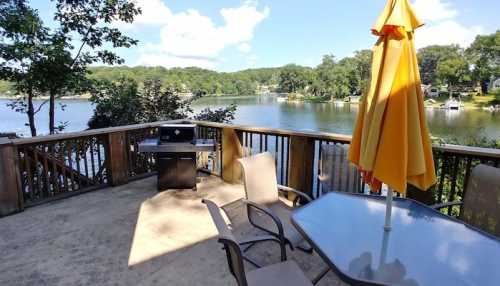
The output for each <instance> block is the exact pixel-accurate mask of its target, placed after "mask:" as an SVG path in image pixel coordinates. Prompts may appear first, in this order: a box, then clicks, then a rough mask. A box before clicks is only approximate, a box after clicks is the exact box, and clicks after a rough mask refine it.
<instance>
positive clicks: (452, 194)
mask: <svg viewBox="0 0 500 286" xmlns="http://www.w3.org/2000/svg"><path fill="white" fill-rule="evenodd" d="M459 163H460V160H459V158H458V156H457V155H455V157H454V160H453V170H452V175H451V190H450V194H449V197H448V201H449V202H452V201H454V199H455V198H454V197H455V189H456V187H457V175H458V164H459ZM451 209H452V207H451V206H450V207H448V215H450V214H451Z"/></svg>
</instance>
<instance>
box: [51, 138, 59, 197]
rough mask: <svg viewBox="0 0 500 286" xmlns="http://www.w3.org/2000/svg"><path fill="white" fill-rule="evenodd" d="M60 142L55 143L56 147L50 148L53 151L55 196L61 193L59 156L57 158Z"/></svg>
mask: <svg viewBox="0 0 500 286" xmlns="http://www.w3.org/2000/svg"><path fill="white" fill-rule="evenodd" d="M57 144H58V142H54V145H53V146H52V147H51V148H49V149H52V152H51V154H52V180H53V190H54V195H56V194H57V193H59V192H60V189H59V179H60V178H59V171H58V170H57V160H58V158H57V156H56V148H57Z"/></svg>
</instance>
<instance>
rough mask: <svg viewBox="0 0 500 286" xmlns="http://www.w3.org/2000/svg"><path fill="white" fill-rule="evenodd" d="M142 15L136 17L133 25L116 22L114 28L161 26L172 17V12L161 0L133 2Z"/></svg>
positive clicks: (137, 0)
mask: <svg viewBox="0 0 500 286" xmlns="http://www.w3.org/2000/svg"><path fill="white" fill-rule="evenodd" d="M134 3H135V4H136V5H137V7H139V8H141V11H142V13H141V14H139V15H137V16H136V17H135V19H134V22H133V23H130V24H129V23H124V22H118V23H116V26H118V27H120V28H123V29H138V28H140V27H141V26H146V25H163V24H166V23H168V21H169V20H170V18H171V17H172V11H170V9H169V8H168V7H167V5H165V3H164V2H163V1H162V0H135V1H134Z"/></svg>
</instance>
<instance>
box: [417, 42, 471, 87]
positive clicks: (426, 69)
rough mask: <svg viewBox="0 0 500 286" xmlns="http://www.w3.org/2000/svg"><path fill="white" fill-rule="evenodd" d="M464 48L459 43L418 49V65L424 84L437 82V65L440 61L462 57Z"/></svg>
mask: <svg viewBox="0 0 500 286" xmlns="http://www.w3.org/2000/svg"><path fill="white" fill-rule="evenodd" d="M461 54H462V50H461V49H460V47H459V46H458V45H449V46H437V45H435V46H428V47H425V48H422V49H420V50H419V51H418V53H417V56H418V65H419V69H420V76H421V80H422V83H423V84H437V83H438V76H437V66H438V64H439V62H441V61H444V60H447V59H450V58H457V57H460V56H461Z"/></svg>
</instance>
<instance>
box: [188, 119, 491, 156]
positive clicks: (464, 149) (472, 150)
mask: <svg viewBox="0 0 500 286" xmlns="http://www.w3.org/2000/svg"><path fill="white" fill-rule="evenodd" d="M191 122H193V123H196V124H198V125H202V126H208V127H215V128H233V129H236V130H240V131H248V132H256V133H268V134H278V135H285V136H303V137H310V138H314V139H319V140H325V141H341V142H343V143H350V142H351V139H352V136H351V135H345V134H335V133H328V132H305V131H293V130H287V129H279V128H267V127H253V126H246V125H238V124H226V123H214V122H205V121H191ZM433 148H434V149H435V150H439V151H444V152H450V153H454V154H461V155H470V156H478V157H489V158H498V159H500V149H495V148H484V147H471V146H462V145H453V144H434V145H433Z"/></svg>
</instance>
